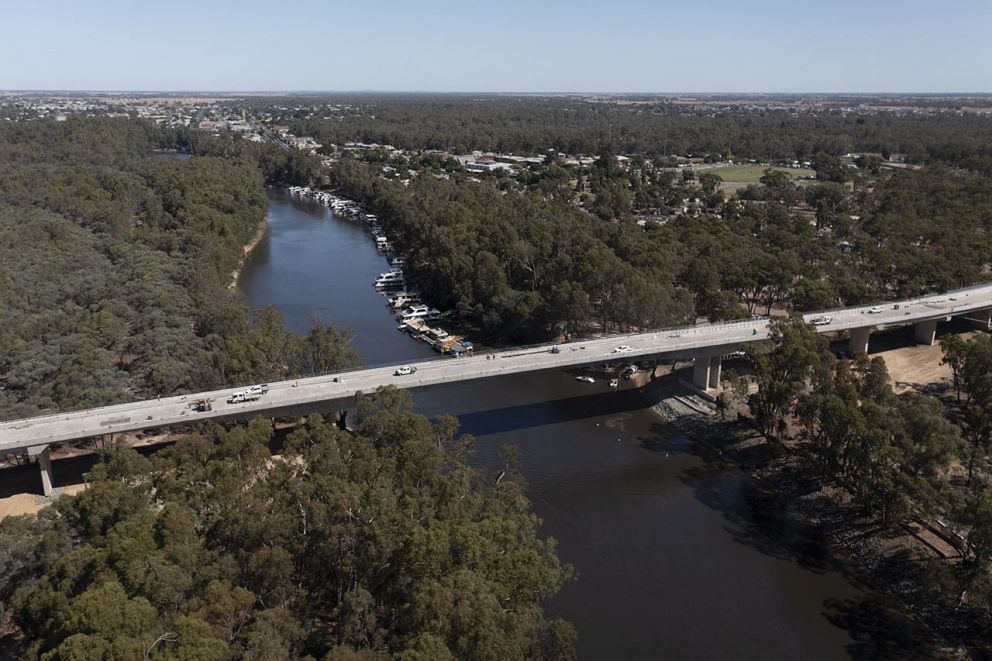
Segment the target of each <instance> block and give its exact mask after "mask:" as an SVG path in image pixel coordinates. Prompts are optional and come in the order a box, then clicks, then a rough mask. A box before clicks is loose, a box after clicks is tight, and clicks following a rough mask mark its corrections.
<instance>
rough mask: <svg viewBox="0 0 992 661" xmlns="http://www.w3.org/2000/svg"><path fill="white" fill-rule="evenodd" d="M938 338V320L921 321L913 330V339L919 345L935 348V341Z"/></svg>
mask: <svg viewBox="0 0 992 661" xmlns="http://www.w3.org/2000/svg"><path fill="white" fill-rule="evenodd" d="M936 337H937V320H936V319H933V320H932V321H921V322H919V323H918V324H916V327H915V328H914V329H913V339H914V340H915V341H916V343H917V344H925V345H927V346H928V347H932V346H933V341H934V339H936Z"/></svg>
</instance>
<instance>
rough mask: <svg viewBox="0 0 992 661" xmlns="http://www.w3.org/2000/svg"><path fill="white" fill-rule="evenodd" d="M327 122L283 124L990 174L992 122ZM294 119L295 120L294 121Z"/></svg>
mask: <svg viewBox="0 0 992 661" xmlns="http://www.w3.org/2000/svg"><path fill="white" fill-rule="evenodd" d="M354 103H355V105H353V106H350V107H349V108H348V109H345V110H340V111H337V112H332V113H330V115H329V116H326V117H324V116H323V115H322V113H321V112H320V111H318V112H317V113H315V115H314V116H312V117H310V118H308V119H294V118H293V116H292V115H289V116H287V117H286V121H289V122H290V125H291V127H292V129H293V130H294V132H297V133H299V134H301V135H311V136H314V137H315V138H316V139H317V141H318V142H321V143H323V144H325V145H327V144H332V143H334V144H339V145H340V144H343V143H345V142H347V141H358V142H376V143H380V144H390V145H393V146H396V147H400V148H404V149H441V150H452V151H455V152H468V151H471V150H473V149H481V150H486V151H489V150H491V151H498V152H504V153H517V154H535V153H544V152H545V151H547V150H549V149H554V150H557V151H561V152H565V153H569V154H578V153H584V154H595V153H598V152H599V151H600V150H601V149H603V148H604V147H607V146H609V147H610V148H612V149H613V150H614V151H616V152H617V153H640V154H648V155H657V156H663V155H672V154H676V155H687V154H696V155H704V154H710V153H716V154H722V155H724V156H728V155H732V156H734V157H736V158H754V159H762V160H764V159H773V160H778V159H790V160H791V159H799V160H808V159H810V158H812V157H813V156H814V155H815V154H817V153H819V152H823V153H826V154H831V155H840V154H844V153H848V152H862V151H867V152H879V153H882V154H885V155H890V154H894V153H899V154H905V155H906V158H907V160H909V161H911V162H916V163H922V162H930V161H942V162H948V163H954V164H962V165H969V166H971V167H976V168H982V169H990V168H992V120H990V119H989V118H988V117H986V116H984V115H977V114H962V115H955V114H950V113H946V114H932V115H924V114H919V115H917V114H914V115H896V114H893V113H878V114H854V113H847V112H842V111H840V110H822V111H819V112H816V113H813V112H803V111H798V112H793V111H786V110H758V109H740V110H734V109H727V110H717V109H713V108H705V107H703V108H697V107H689V106H681V105H675V104H671V103H657V104H630V105H627V104H619V103H598V102H590V101H583V100H580V99H570V98H533V97H520V98H516V97H491V98H484V99H475V98H467V97H459V96H455V97H422V96H411V97H390V98H388V99H382V100H375V99H370V98H360V99H357V100H355V102H354ZM295 114H300V113H295Z"/></svg>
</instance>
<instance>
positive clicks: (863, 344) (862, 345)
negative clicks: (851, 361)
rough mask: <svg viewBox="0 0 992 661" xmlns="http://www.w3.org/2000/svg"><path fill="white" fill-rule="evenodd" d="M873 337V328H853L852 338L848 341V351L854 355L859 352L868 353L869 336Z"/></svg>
mask: <svg viewBox="0 0 992 661" xmlns="http://www.w3.org/2000/svg"><path fill="white" fill-rule="evenodd" d="M869 337H871V328H869V327H868V326H865V327H864V328H852V329H851V338H850V339H849V340H848V341H847V352H848V353H849V354H851V355H852V356H854V355H856V354H859V353H868V338H869Z"/></svg>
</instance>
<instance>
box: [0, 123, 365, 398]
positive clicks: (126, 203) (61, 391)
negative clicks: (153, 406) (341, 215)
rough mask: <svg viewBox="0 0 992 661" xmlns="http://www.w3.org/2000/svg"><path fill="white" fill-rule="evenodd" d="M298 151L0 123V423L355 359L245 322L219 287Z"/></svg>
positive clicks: (338, 348)
mask: <svg viewBox="0 0 992 661" xmlns="http://www.w3.org/2000/svg"><path fill="white" fill-rule="evenodd" d="M160 147H169V148H175V147H178V148H183V149H193V150H194V151H195V152H196V153H198V154H204V155H202V156H197V157H196V158H192V159H190V160H185V161H183V160H167V159H161V158H156V157H155V156H154V154H153V150H154V149H156V148H160ZM266 149H268V150H271V153H270V152H268V151H265V150H266ZM214 153H217V154H218V155H216V156H215V155H212V154H214ZM297 158H299V157H298V156H297V155H294V154H290V153H289V152H286V151H285V150H280V149H279V148H277V147H274V146H263V147H259V146H250V145H249V144H248V143H243V146H242V143H236V142H233V141H227V142H225V141H220V140H215V139H213V138H209V137H201V136H196V135H192V136H191V135H190V134H188V133H186V132H172V131H164V130H160V129H158V128H157V127H155V126H154V125H152V124H148V123H142V122H136V121H128V120H121V119H70V120H69V121H66V122H61V123H60V122H25V123H14V122H8V123H3V124H0V291H2V292H3V295H2V296H0V416H3V417H12V416H20V415H29V414H32V413H36V412H38V411H44V410H50V409H55V408H66V407H73V406H84V405H85V406H95V405H100V404H107V403H111V402H116V401H121V400H127V399H133V398H135V397H148V396H155V395H166V394H170V393H174V392H179V391H184V390H190V389H194V388H201V387H205V386H211V385H218V384H223V383H243V382H249V381H252V380H255V379H261V378H273V377H275V376H278V375H279V374H283V373H286V372H287V371H301V372H309V371H314V370H318V369H329V367H330V366H333V365H338V364H340V363H341V362H348V361H351V360H353V358H354V357H353V355H352V354H351V352H350V350H348V349H347V348H346V343H345V342H344V341H343V338H342V337H341V336H340V334H339V333H338V332H337V331H335V330H333V329H329V328H326V327H322V326H320V327H317V328H315V330H314V332H313V333H312V334H311V336H309V337H308V338H305V339H302V338H299V337H296V336H295V335H291V334H287V333H286V332H284V331H283V328H282V323H281V319H279V317H278V314H277V313H276V312H275V311H273V310H268V311H264V312H262V313H260V314H259V315H257V319H255V320H254V322H253V321H252V320H251V319H250V318H249V314H248V310H247V306H246V304H245V301H244V300H243V298H242V297H241V296H240V294H239V293H237V292H236V291H232V290H231V289H230V287H229V286H230V283H231V280H232V272H233V271H234V270H235V268H236V267H237V265H238V263H239V260H240V259H241V258H242V256H243V247H244V246H245V244H246V243H248V242H249V241H250V239H251V238H252V236H253V235H255V234H256V233H257V232H258V231H259V230H260V229H261V227H262V224H263V223H264V217H265V213H266V204H267V203H266V197H265V192H264V181H265V177H269V178H270V179H271V180H273V181H278V180H280V179H281V178H282V177H284V176H292V175H291V174H286V173H292V168H293V167H295V166H293V165H289V164H290V163H295V162H296V161H295V160H294V159H297Z"/></svg>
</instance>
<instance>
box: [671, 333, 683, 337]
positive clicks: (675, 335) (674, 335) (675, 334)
mask: <svg viewBox="0 0 992 661" xmlns="http://www.w3.org/2000/svg"><path fill="white" fill-rule="evenodd" d="M668 337H682V335H681V333H669V334H668Z"/></svg>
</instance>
